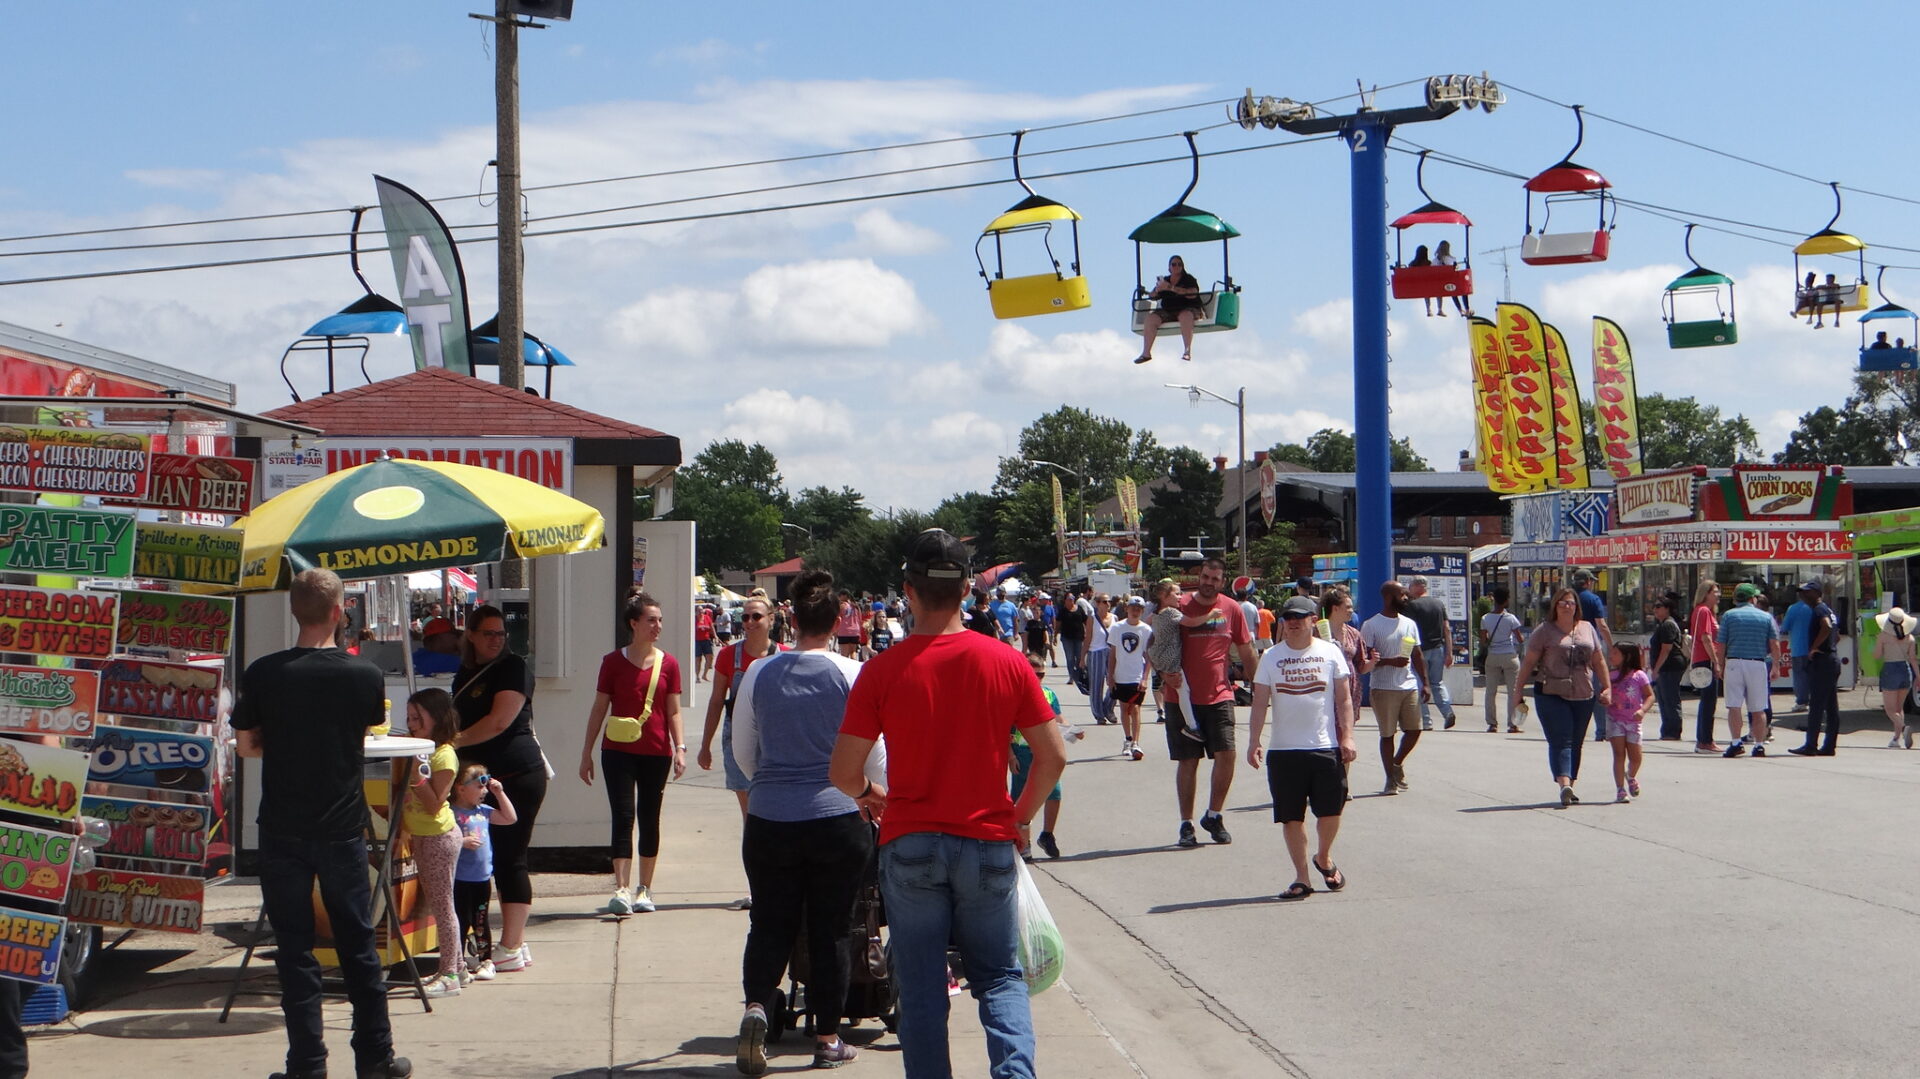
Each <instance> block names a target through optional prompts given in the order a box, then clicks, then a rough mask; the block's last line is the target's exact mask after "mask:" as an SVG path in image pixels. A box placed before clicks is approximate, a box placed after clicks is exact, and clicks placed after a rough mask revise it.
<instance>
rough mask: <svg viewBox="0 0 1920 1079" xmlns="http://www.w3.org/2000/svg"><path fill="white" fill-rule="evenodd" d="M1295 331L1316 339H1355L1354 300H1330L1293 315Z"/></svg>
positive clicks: (1347, 340)
mask: <svg viewBox="0 0 1920 1079" xmlns="http://www.w3.org/2000/svg"><path fill="white" fill-rule="evenodd" d="M1293 332H1295V333H1297V334H1300V335H1302V336H1305V337H1309V338H1312V339H1313V340H1315V341H1321V342H1332V341H1346V342H1351V341H1352V340H1353V301H1352V300H1351V299H1345V298H1342V299H1338V300H1328V301H1327V302H1325V303H1322V304H1316V305H1314V306H1313V307H1309V308H1307V309H1306V310H1305V311H1302V312H1300V313H1299V314H1297V315H1295V316H1294V317H1293Z"/></svg>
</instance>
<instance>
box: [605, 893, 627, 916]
mask: <svg viewBox="0 0 1920 1079" xmlns="http://www.w3.org/2000/svg"><path fill="white" fill-rule="evenodd" d="M606 912H607V913H608V914H632V913H633V893H632V892H629V891H627V890H626V889H625V888H620V889H616V890H615V891H614V893H613V898H612V899H609V900H607V906H606Z"/></svg>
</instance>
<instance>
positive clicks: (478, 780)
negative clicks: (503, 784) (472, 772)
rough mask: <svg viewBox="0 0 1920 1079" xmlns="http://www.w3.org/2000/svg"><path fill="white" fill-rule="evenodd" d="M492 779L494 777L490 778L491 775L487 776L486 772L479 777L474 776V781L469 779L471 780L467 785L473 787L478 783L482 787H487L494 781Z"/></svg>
mask: <svg viewBox="0 0 1920 1079" xmlns="http://www.w3.org/2000/svg"><path fill="white" fill-rule="evenodd" d="M492 779H493V777H492V776H490V775H487V774H486V773H485V772H482V773H480V774H479V775H477V776H474V777H473V778H472V779H469V780H467V784H468V785H469V786H471V785H473V784H475V783H478V784H479V785H480V786H482V787H484V786H486V785H487V784H488V783H489V782H490V781H492Z"/></svg>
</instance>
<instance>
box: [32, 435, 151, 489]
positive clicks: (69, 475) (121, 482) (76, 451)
mask: <svg viewBox="0 0 1920 1079" xmlns="http://www.w3.org/2000/svg"><path fill="white" fill-rule="evenodd" d="M148 446H149V442H148V439H147V436H146V435H136V434H133V433H131V432H127V431H95V430H88V429H85V428H76V427H23V426H20V425H18V424H11V423H7V424H0V489H3V490H8V491H38V492H44V493H47V494H65V495H97V496H99V497H101V498H116V499H125V500H128V501H139V500H140V499H143V498H145V497H146V495H147V461H148V457H149V454H148V452H147V450H148Z"/></svg>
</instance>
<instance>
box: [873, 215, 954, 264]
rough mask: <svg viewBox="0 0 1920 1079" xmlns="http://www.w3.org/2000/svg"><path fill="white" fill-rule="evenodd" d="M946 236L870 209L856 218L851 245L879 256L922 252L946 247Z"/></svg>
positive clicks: (920, 253) (919, 253)
mask: <svg viewBox="0 0 1920 1079" xmlns="http://www.w3.org/2000/svg"><path fill="white" fill-rule="evenodd" d="M946 243H947V240H946V237H945V236H943V235H941V234H940V233H938V232H936V231H934V230H933V229H930V228H924V227H922V226H920V225H915V224H913V223H911V222H908V221H902V220H900V219H899V218H897V217H895V216H893V215H892V214H890V213H888V212H887V211H885V210H868V211H867V212H865V213H863V214H861V215H860V216H859V217H856V218H854V219H853V242H852V246H853V247H855V248H857V249H859V250H862V251H870V252H872V253H874V254H877V255H923V254H926V253H927V252H929V251H938V250H940V249H941V248H942V247H945V246H946Z"/></svg>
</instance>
